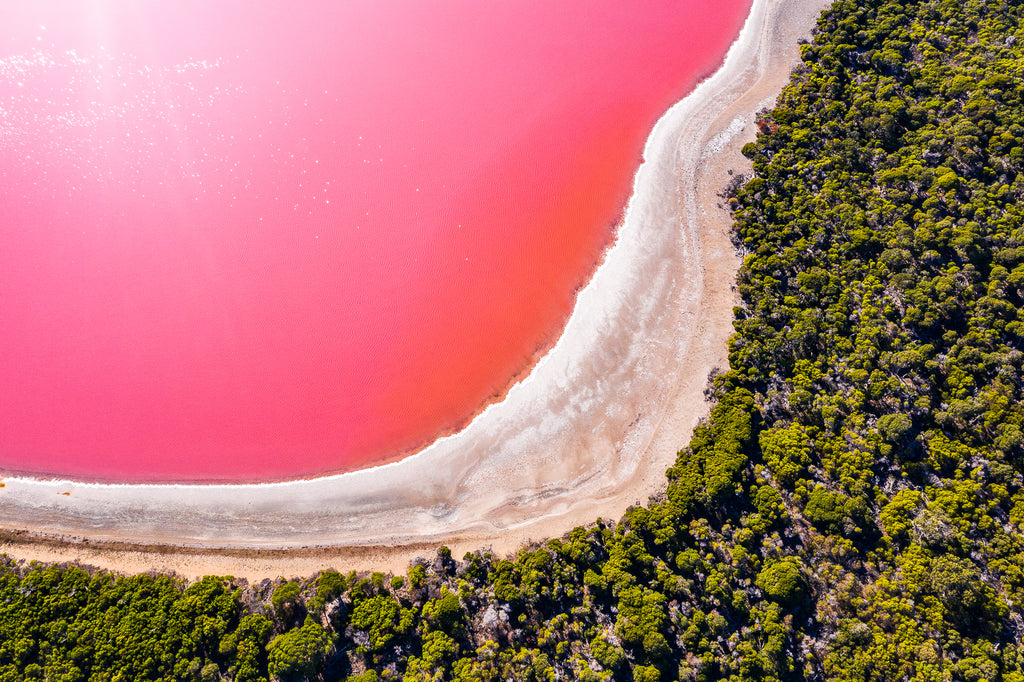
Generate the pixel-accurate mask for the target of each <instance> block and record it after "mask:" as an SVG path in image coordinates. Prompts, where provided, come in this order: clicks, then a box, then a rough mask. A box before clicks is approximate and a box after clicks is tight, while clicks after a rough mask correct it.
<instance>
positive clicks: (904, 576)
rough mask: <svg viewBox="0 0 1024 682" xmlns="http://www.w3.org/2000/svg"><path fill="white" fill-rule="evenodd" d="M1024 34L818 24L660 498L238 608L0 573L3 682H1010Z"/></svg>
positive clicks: (740, 227) (912, 5)
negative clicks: (721, 341) (493, 548)
mask: <svg viewBox="0 0 1024 682" xmlns="http://www.w3.org/2000/svg"><path fill="white" fill-rule="evenodd" d="M1022 12H1024V8H1022V7H1021V5H1020V4H1018V3H1013V2H998V1H989V2H981V1H977V2H960V1H959V0H930V1H922V2H915V1H905V2H891V1H886V0H865V1H862V2H859V3H858V2H839V3H837V4H836V5H835V6H833V8H832V9H831V10H830V11H828V12H826V14H825V15H824V16H823V18H822V19H821V21H820V22H819V25H818V34H817V37H816V40H815V42H814V43H813V44H809V45H806V46H804V48H803V64H802V66H800V67H799V68H798V69H797V71H796V73H795V74H794V77H793V79H792V82H791V84H790V85H789V86H788V87H787V89H786V90H785V92H784V93H783V95H782V96H781V98H780V100H779V102H778V105H777V107H776V108H775V109H774V110H772V111H771V112H766V113H765V114H764V116H763V118H762V120H761V122H760V123H761V126H760V127H761V130H762V131H764V132H763V133H762V134H761V135H760V136H759V138H758V140H757V142H756V143H752V144H750V145H748V146H747V147H746V148H745V149H744V153H746V154H747V155H748V156H749V157H750V158H752V159H753V162H754V169H755V177H754V178H753V179H752V180H750V181H749V182H748V183H747V184H746V185H745V186H743V187H741V188H739V189H738V190H737V191H736V192H735V195H734V196H733V197H732V198H731V199H730V203H731V204H732V206H733V208H734V211H735V217H736V238H737V242H738V244H740V245H742V248H744V249H745V250H746V252H747V254H748V255H747V256H746V258H745V260H744V264H743V267H742V270H741V272H740V274H739V286H740V292H741V294H742V297H743V305H742V306H741V307H739V308H737V310H736V316H737V322H736V334H735V336H734V337H733V339H732V341H731V343H730V367H729V369H728V370H727V371H725V372H723V373H721V374H720V375H719V376H717V377H716V378H715V380H714V385H713V388H712V389H711V393H713V398H714V400H715V406H714V407H713V409H712V411H711V415H710V417H709V419H708V420H707V421H706V422H705V423H704V424H702V425H701V426H700V427H698V429H697V430H696V432H695V434H694V438H693V440H692V442H691V444H690V446H689V447H688V448H687V449H685V450H683V451H682V452H681V453H680V456H679V459H678V461H677V463H676V465H675V466H674V467H672V469H670V470H669V472H668V485H667V488H666V491H665V494H664V495H663V496H661V497H660V498H659V499H656V500H652V501H651V502H650V504H648V506H646V507H637V508H633V509H630V510H629V511H628V512H626V514H625V515H624V516H623V518H622V519H621V520H618V521H616V522H612V523H608V522H601V521H598V522H597V523H595V524H593V525H591V526H589V527H586V528H577V529H576V530H575V531H573V532H572V533H570V534H569V535H567V536H565V537H563V538H560V539H556V540H551V541H549V542H548V543H546V544H544V545H542V546H535V547H531V548H528V549H524V550H522V551H521V552H519V554H518V555H517V556H515V557H512V558H498V557H492V556H490V555H488V554H486V553H478V554H469V555H466V556H465V557H464V558H463V559H462V560H461V561H456V560H454V559H453V558H452V557H451V555H450V552H448V551H447V550H446V549H444V548H442V549H441V550H439V552H438V554H437V556H436V557H433V558H432V559H431V560H430V561H423V562H420V563H417V564H415V565H413V566H412V567H411V568H410V569H409V571H408V574H407V575H404V576H385V575H383V574H381V573H374V574H371V575H356V574H349V575H342V574H339V573H335V572H324V573H321V574H320V575H318V576H314V577H311V578H308V579H304V580H299V581H292V582H283V581H277V582H274V583H271V582H269V581H265V582H264V583H262V584H259V585H245V584H244V583H243V582H240V581H234V580H232V579H230V578H225V579H221V578H207V579H204V580H203V581H200V582H198V583H195V584H192V585H185V584H184V583H182V582H179V581H175V580H173V579H172V578H168V577H164V576H133V577H119V578H115V577H112V576H110V575H106V574H103V573H89V572H86V571H84V570H82V569H80V568H76V567H64V568H61V567H39V566H30V567H19V566H15V565H13V564H8V565H5V566H3V567H2V568H0V680H21V679H47V680H67V681H71V680H84V679H95V680H133V679H146V680H150V679H180V680H216V679H234V680H239V681H242V680H247V681H255V680H268V679H271V678H279V679H282V680H288V679H319V678H322V679H346V678H350V679H355V680H362V681H365V682H369V681H371V680H379V679H409V680H414V679H436V680H442V679H459V680H481V681H483V680H505V679H523V680H554V679H559V678H562V679H567V678H571V679H577V678H578V679H584V680H603V679H617V680H637V681H646V680H652V681H653V680H675V679H681V680H692V679H696V680H715V679H725V678H732V679H744V680H772V679H798V678H814V679H824V678H829V679H841V680H896V679H921V680H951V679H952V680H970V681H974V680H1024V671H1022V666H1024V649H1022V648H1021V637H1022V632H1024V618H1022V616H1024V612H1022V608H1021V604H1022V602H1024V551H1022V549H1024V534H1022V530H1024V477H1022V472H1024V406H1022V395H1021V394H1022V390H1024V373H1022V365H1024V352H1022V350H1024V348H1022V346H1024V319H1019V318H1018V310H1019V309H1020V306H1021V303H1022V302H1024V298H1022V297H1024V221H1022V212H1024V207H1022V196H1024V30H1022V27H1021V26H1020V20H1021V14H1022Z"/></svg>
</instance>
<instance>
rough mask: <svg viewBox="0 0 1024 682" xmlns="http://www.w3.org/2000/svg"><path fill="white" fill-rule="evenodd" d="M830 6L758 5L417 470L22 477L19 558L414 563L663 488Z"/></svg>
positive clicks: (199, 565)
mask: <svg viewBox="0 0 1024 682" xmlns="http://www.w3.org/2000/svg"><path fill="white" fill-rule="evenodd" d="M827 4H828V3H827V2H825V1H824V0H755V2H754V6H753V8H752V11H751V15H750V17H748V20H747V23H746V25H745V26H744V28H743V30H742V32H741V34H740V37H739V39H738V40H737V42H736V43H735V44H734V45H733V47H732V48H731V49H730V51H729V54H728V56H727V58H726V62H725V64H724V65H723V67H722V68H721V69H720V70H719V71H718V72H716V73H715V75H714V76H712V77H711V78H710V79H708V80H707V81H705V82H703V83H702V84H701V85H700V86H698V88H697V89H696V90H695V91H694V92H693V93H692V94H691V95H690V96H688V97H687V98H686V99H684V100H683V101H682V102H680V103H679V104H677V105H676V106H675V107H673V108H672V109H671V110H670V111H669V112H668V113H666V114H665V116H663V117H662V119H661V120H660V121H659V122H658V124H657V126H655V129H654V131H653V132H652V133H651V136H650V138H649V139H648V142H647V146H646V148H645V153H644V158H645V162H644V164H643V166H642V167H641V169H640V170H639V171H638V173H637V177H636V179H635V182H634V193H633V197H632V198H631V199H630V205H629V209H628V210H627V215H626V219H625V222H624V224H623V225H622V226H621V227H620V229H619V234H618V239H617V242H616V244H615V245H614V246H613V247H612V248H611V249H610V250H609V252H608V254H607V255H606V258H605V261H604V263H603V264H602V265H601V266H600V268H599V269H598V271H597V272H596V274H595V275H594V277H593V279H592V280H591V282H590V284H588V285H587V287H586V288H584V289H583V291H581V292H580V294H579V297H578V299H577V305H576V309H575V310H574V312H573V314H572V317H571V318H570V320H569V322H568V324H567V326H566V330H565V332H564V333H563V335H562V337H561V338H560V339H559V340H558V342H557V343H556V344H555V346H554V348H553V349H552V350H551V351H550V352H549V353H548V354H547V355H545V357H544V358H542V359H541V361H540V362H539V363H537V365H536V367H535V368H534V370H533V371H532V372H531V373H530V375H529V376H528V377H527V378H526V379H524V380H523V381H522V382H520V383H519V384H517V385H516V386H514V387H513V388H512V389H511V390H510V391H509V393H508V396H507V397H506V398H505V399H504V400H503V401H501V402H499V403H495V404H493V405H490V406H489V407H488V408H487V409H485V410H484V411H483V412H482V413H481V414H480V415H479V416H478V417H477V418H476V419H475V420H474V421H473V422H472V423H471V424H470V425H469V426H468V427H467V428H466V429H464V430H463V431H462V432H460V433H458V434H456V435H454V436H451V437H447V438H443V439H441V440H439V441H438V442H436V443H434V444H433V445H432V446H430V447H428V448H427V449H425V450H424V451H422V452H420V453H419V454H417V455H414V456H413V457H410V458H407V459H405V460H402V461H401V462H397V463H393V464H387V465H383V466H380V467H376V468H373V469H368V470H363V471H357V472H352V473H348V474H342V475H338V476H330V477H324V478H319V479H313V480H304V481H291V482H285V483H274V484H261V485H213V486H196V485H104V484H83V483H76V482H68V481H38V480H32V479H19V478H8V479H5V481H4V483H5V486H4V487H3V488H0V528H3V529H7V531H8V532H5V533H2V534H0V552H6V553H8V554H9V555H11V556H12V557H15V558H23V559H27V560H32V559H36V560H42V561H70V560H78V561H81V562H82V563H86V564H93V565H98V566H103V567H106V568H112V569H116V570H120V571H125V572H143V571H148V570H161V571H174V572H177V573H179V574H181V575H184V576H187V577H197V576H200V575H204V574H232V575H235V576H244V577H247V578H249V579H260V578H263V577H275V576H277V575H308V574H311V573H313V572H315V571H316V570H318V569H319V568H323V567H327V566H335V567H337V568H343V569H346V570H347V569H368V568H371V567H372V568H376V569H390V570H396V571H401V570H404V568H405V567H406V565H407V564H408V562H409V560H411V559H412V558H414V557H416V556H419V555H423V556H429V555H431V554H432V553H433V550H432V548H433V547H435V546H436V545H438V544H442V543H443V544H446V545H448V546H449V547H451V548H452V550H453V551H454V552H455V553H456V554H457V555H459V556H461V554H462V553H463V552H465V551H468V550H473V549H478V548H484V547H488V548H490V549H491V550H492V551H494V552H496V553H506V552H511V551H514V550H515V549H516V548H518V547H519V546H521V545H523V544H525V543H527V542H529V541H530V540H532V539H543V538H547V537H551V536H557V535H560V534H562V533H564V532H566V531H568V530H570V529H571V528H572V527H574V526H575V525H578V524H581V523H587V522H590V521H593V520H594V519H596V518H597V517H599V516H604V517H606V518H615V517H618V516H619V515H620V514H621V513H622V512H623V510H624V509H625V508H626V507H627V506H628V505H630V504H633V503H637V502H643V501H645V500H646V499H647V497H648V496H649V495H651V494H654V493H656V492H658V491H659V490H660V489H662V488H663V486H664V472H665V469H666V468H667V467H668V466H669V465H670V464H671V463H672V462H673V461H674V459H675V453H676V451H677V450H678V449H679V448H680V447H683V446H684V445H685V444H686V442H687V441H688V440H689V436H690V433H691V431H692V429H693V427H694V425H695V424H696V423H697V421H698V420H699V419H700V418H701V417H703V416H704V414H706V412H707V404H706V403H704V399H703V391H704V388H705V386H706V384H707V377H708V374H709V373H710V372H711V371H712V370H713V369H714V368H716V367H724V366H725V365H726V364H727V352H726V340H727V339H728V337H729V335H730V334H731V332H732V308H733V305H734V304H735V303H736V301H737V299H736V294H735V292H734V286H733V285H734V280H735V272H736V269H737V267H738V265H739V258H738V256H737V254H736V253H735V251H734V249H733V246H732V244H731V241H730V238H729V228H730V223H731V218H730V216H729V213H728V211H726V210H725V209H723V208H722V207H721V206H720V204H721V203H722V200H721V199H720V198H719V197H718V194H719V192H720V191H721V189H722V187H723V186H724V185H725V183H726V182H727V178H728V172H729V171H730V170H731V171H733V172H735V173H747V172H749V162H747V161H746V160H745V159H744V158H743V157H742V155H741V154H740V153H739V149H740V148H741V147H742V145H743V144H745V143H746V142H748V141H750V140H751V139H753V136H754V125H753V114H754V112H756V111H757V110H759V109H760V108H762V107H764V106H766V105H769V104H770V103H771V102H772V101H773V100H774V98H775V96H776V95H777V94H778V92H779V91H780V90H781V88H782V86H783V85H784V84H785V82H786V81H787V80H788V75H789V71H790V69H791V68H792V67H793V66H794V65H795V64H796V63H797V60H798V44H797V43H798V40H799V39H800V38H801V37H806V36H808V35H809V32H810V29H811V27H812V26H813V23H814V19H815V18H816V16H817V14H818V13H819V12H820V11H821V10H822V9H823V8H824V7H825V6H827Z"/></svg>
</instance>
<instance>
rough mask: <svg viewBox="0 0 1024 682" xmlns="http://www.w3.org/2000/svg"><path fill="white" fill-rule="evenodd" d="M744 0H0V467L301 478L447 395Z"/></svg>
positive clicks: (520, 344) (527, 358) (566, 271)
mask: <svg viewBox="0 0 1024 682" xmlns="http://www.w3.org/2000/svg"><path fill="white" fill-rule="evenodd" d="M749 5H750V3H749V0H716V1H715V2H712V1H711V0H682V1H679V0H676V1H667V0H661V1H650V2H643V3H640V4H637V3H622V2H612V1H605V0H588V1H583V0H567V1H564V2H558V3H549V2H539V1H534V0H531V1H528V2H527V1H520V2H502V1H495V2H487V3H479V2H468V1H465V2H462V1H455V0H439V1H437V2H431V3H423V2H411V1H404V0H403V1H393V2H379V1H375V2H363V1H348V2H333V1H332V2H328V1H320V0H317V1H311V2H294V3H284V2H261V3H250V2H240V1H236V2H215V3H207V2H197V1H195V0H173V1H172V0H156V1H153V2H134V3H128V2H114V1H113V0H93V1H90V2H79V1H75V2H71V1H69V2H60V3H57V2H31V3H4V4H3V5H0V24H2V25H3V26H4V32H3V33H4V36H5V37H3V38H0V187H2V188H3V201H0V325H2V333H0V470H5V471H8V472H18V473H28V474H37V475H47V476H49V475H58V476H69V477H75V478H81V479H90V480H97V479H98V480H110V481H250V480H271V479H282V478H297V477H306V476H313V475H318V474H324V473H329V472H337V471H344V470H350V469H355V468H359V467H363V466H367V465H370V464H372V463H375V462H380V461H384V460H387V459H393V458H394V457H396V456H398V455H400V454H402V453H407V452H410V451H412V450H414V449H416V448H418V447H422V446H423V445H425V444H427V443H429V442H430V441H431V440H433V439H435V438H436V437H437V436H439V435H441V434H443V433H446V432H449V431H451V430H453V429H456V428H458V427H460V426H461V425H463V424H465V423H466V421H467V420H468V419H469V418H471V417H472V415H473V414H474V413H476V412H477V411H478V410H479V409H480V408H481V407H482V406H483V405H484V404H486V403H487V402H488V401H490V400H493V399H495V398H497V397H500V395H501V394H502V393H503V392H504V391H505V390H506V389H507V387H508V385H509V382H510V381H512V380H513V379H514V378H515V377H516V376H517V375H519V374H520V373H521V372H522V371H524V370H525V369H526V368H528V367H529V365H530V364H531V362H532V361H533V360H534V359H535V357H536V354H537V353H538V352H539V351H541V350H543V349H544V348H545V347H546V346H547V345H548V344H550V343H551V342H552V341H553V340H554V338H555V337H556V336H557V335H558V333H559V331H560V330H561V328H562V325H563V324H564V322H565V320H566V318H567V316H568V314H569V312H570V310H571V307H572V305H573V301H574V296H575V292H576V291H577V290H578V288H579V287H580V286H582V285H583V284H584V283H585V282H586V280H587V278H588V276H589V274H590V273H591V272H592V271H593V269H594V267H595V265H596V263H597V262H598V261H599V259H600V256H601V253H602V250H603V249H604V248H605V247H606V246H607V245H608V244H609V242H610V240H611V239H612V237H613V228H614V225H615V224H616V222H617V221H618V219H619V217H620V215H621V212H622V209H623V207H624V206H625V203H626V199H627V197H628V193H629V190H630V183H631V180H632V177H633V174H634V173H635V171H636V168H637V166H638V165H639V163H640V157H639V155H640V152H641V150H642V147H643V142H644V140H645V138H646V136H647V134H648V132H649V131H650V128H651V126H652V125H653V124H654V122H655V120H657V118H658V117H659V116H660V115H661V113H662V112H664V111H665V110H666V109H667V108H668V107H669V106H670V105H671V104H672V103H673V102H675V101H677V100H679V99H680V98H681V97H682V96H684V95H685V94H686V93H687V92H688V91H689V90H690V89H692V87H693V86H694V84H695V83H696V82H697V80H699V79H700V78H701V77H703V76H705V75H708V74H709V73H710V72H711V71H713V70H714V69H715V68H716V67H717V65H718V64H719V63H720V62H721V59H722V57H723V55H724V54H725V51H726V49H727V48H728V46H729V44H730V43H731V41H732V40H733V39H734V37H735V36H736V34H737V32H738V30H739V27H740V25H741V23H742V21H743V19H744V17H745V14H746V12H747V10H748V9H749Z"/></svg>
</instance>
